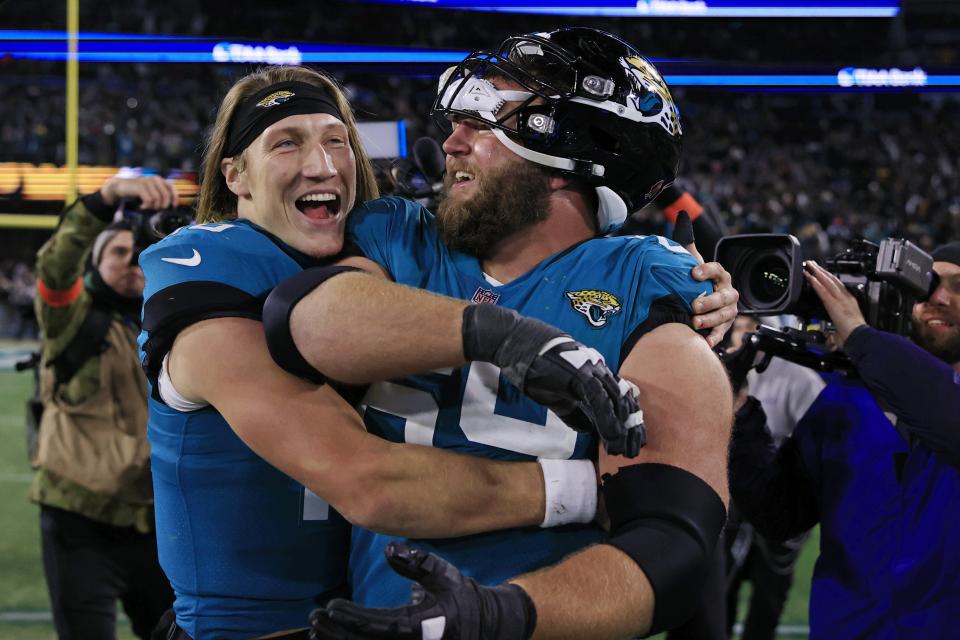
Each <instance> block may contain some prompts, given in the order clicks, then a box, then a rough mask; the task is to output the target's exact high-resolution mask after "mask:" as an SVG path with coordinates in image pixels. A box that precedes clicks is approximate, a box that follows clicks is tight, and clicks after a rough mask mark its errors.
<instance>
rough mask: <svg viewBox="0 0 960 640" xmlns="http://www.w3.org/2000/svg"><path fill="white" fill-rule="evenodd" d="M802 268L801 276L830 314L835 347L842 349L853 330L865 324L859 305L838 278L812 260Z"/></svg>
mask: <svg viewBox="0 0 960 640" xmlns="http://www.w3.org/2000/svg"><path fill="white" fill-rule="evenodd" d="M803 266H804V269H805V271H804V274H803V275H804V276H805V277H806V278H807V282H809V283H810V286H812V287H813V290H814V291H815V292H816V294H817V296H818V297H819V298H820V300H821V301H822V302H823V306H824V308H826V310H827V313H828V314H830V320H831V321H832V322H833V325H834V326H835V327H836V329H837V333H836V343H837V346H838V347H839V348H841V349H842V348H843V343H844V342H846V341H847V338H848V337H849V336H850V334H851V333H853V330H854V329H856V328H857V327H859V326H860V325H863V324H866V323H867V321H866V320H864V318H863V313H862V312H861V311H860V305H859V304H858V303H857V299H856V298H855V297H854V295H853V294H852V293H850V292H849V291H847V288H846V287H845V286H844V285H843V283H842V282H840V278H838V277H837V276H835V275H833V274H832V273H830V272H829V271H827V270H826V269H824V268H823V267H821V266H820V265H818V264H817V263H816V262H814V261H813V260H807V261H806V262H805V263H804V265H803Z"/></svg>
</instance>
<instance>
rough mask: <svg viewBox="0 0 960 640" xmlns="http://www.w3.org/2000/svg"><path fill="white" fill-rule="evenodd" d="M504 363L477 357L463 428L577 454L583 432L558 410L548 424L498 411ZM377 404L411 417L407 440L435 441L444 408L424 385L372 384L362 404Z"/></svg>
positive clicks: (529, 447) (504, 444) (502, 443)
mask: <svg viewBox="0 0 960 640" xmlns="http://www.w3.org/2000/svg"><path fill="white" fill-rule="evenodd" d="M499 383H500V369H499V368H498V367H495V366H494V365H492V364H490V363H488V362H474V363H472V364H471V365H470V374H469V375H468V376H467V384H466V386H465V389H464V392H463V402H462V405H461V408H460V429H461V430H462V431H463V435H465V436H466V437H467V439H468V440H470V441H471V442H475V443H477V444H484V445H487V446H491V447H497V448H499V449H506V450H507V451H516V452H517V453H524V454H526V455H529V456H536V457H539V458H552V459H560V460H565V459H567V458H570V457H571V456H572V455H573V452H574V448H575V447H576V445H577V433H576V432H575V431H573V430H572V429H570V428H569V427H568V426H567V425H565V424H564V423H563V421H562V420H561V419H560V418H558V417H557V416H556V415H555V414H554V413H553V412H552V411H547V421H546V424H544V425H541V424H536V423H533V422H528V421H526V420H519V419H517V418H511V417H509V416H502V415H499V414H497V413H494V410H495V408H496V404H497V388H498V386H499ZM368 407H369V408H373V409H377V410H379V411H382V412H384V413H388V414H391V415H394V416H397V417H398V418H402V419H403V420H405V423H404V441H405V442H410V443H414V444H422V445H427V446H432V445H433V434H434V432H435V431H436V429H437V420H438V418H439V415H440V408H439V407H438V406H437V402H436V400H434V398H433V396H432V395H431V394H430V393H428V392H426V391H423V390H420V389H413V388H411V387H406V386H403V385H399V384H395V383H392V382H383V383H379V384H375V385H373V386H372V387H370V390H369V391H368V392H367V395H366V397H364V399H363V404H362V405H361V410H362V411H363V412H364V413H365V412H366V409H367V408H368Z"/></svg>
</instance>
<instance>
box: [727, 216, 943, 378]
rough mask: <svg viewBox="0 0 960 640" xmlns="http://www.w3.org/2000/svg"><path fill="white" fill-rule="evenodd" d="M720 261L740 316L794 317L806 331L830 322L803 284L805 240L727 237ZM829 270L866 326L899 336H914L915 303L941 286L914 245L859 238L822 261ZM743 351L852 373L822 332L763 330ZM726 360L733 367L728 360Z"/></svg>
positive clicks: (930, 260)
mask: <svg viewBox="0 0 960 640" xmlns="http://www.w3.org/2000/svg"><path fill="white" fill-rule="evenodd" d="M716 260H717V262H719V263H720V264H722V265H723V267H724V268H725V269H726V270H727V271H729V272H730V276H731V279H732V281H733V286H734V288H735V289H737V291H739V293H740V303H739V307H740V313H742V314H745V315H751V316H771V315H781V314H791V315H795V316H798V317H799V318H801V319H802V320H804V321H805V325H806V326H807V327H810V326H811V325H815V324H816V321H818V320H819V321H825V322H827V323H829V315H828V314H827V312H826V309H824V307H823V304H822V303H821V302H820V299H819V298H818V297H817V295H816V293H815V292H814V290H813V288H812V287H811V286H810V284H809V283H807V281H806V279H805V278H804V275H803V257H802V255H801V252H800V242H799V241H798V240H797V239H796V238H795V237H794V236H792V235H786V234H749V235H739V236H728V237H726V238H723V239H721V240H720V242H718V243H717V249H716ZM824 268H826V270H827V271H829V272H830V273H832V274H834V275H835V276H837V278H839V279H840V281H841V282H842V283H843V284H844V286H846V288H847V289H848V290H849V291H850V292H852V293H853V295H854V296H855V297H856V298H857V301H858V303H859V305H860V310H861V311H862V312H863V316H864V318H865V319H866V321H867V324H869V325H870V326H872V327H875V328H877V329H880V330H883V331H888V332H891V333H896V334H900V335H907V334H908V333H909V327H910V316H911V314H912V311H913V305H914V304H916V303H917V302H921V301H923V300H925V299H927V298H928V297H929V295H930V293H931V292H932V291H933V290H934V289H935V288H936V284H937V283H936V274H935V273H934V272H933V258H932V257H931V256H930V255H929V254H928V253H926V252H924V251H923V250H922V249H920V248H919V247H917V246H916V245H915V244H913V243H912V242H909V241H908V240H903V239H896V238H887V239H886V240H883V241H882V242H880V244H879V245H878V244H874V243H872V242H868V241H866V240H857V241H855V242H853V243H852V244H851V246H850V247H848V248H847V249H846V250H845V251H843V252H842V253H839V254H837V255H835V256H833V257H831V258H828V259H827V260H825V264H824ZM746 346H747V348H748V349H747V350H748V351H750V350H752V351H753V352H754V354H755V353H756V352H764V353H765V354H767V357H766V359H765V360H766V362H769V359H770V357H772V356H774V355H776V356H780V357H782V358H784V359H785V360H790V361H792V362H796V363H797V364H800V365H803V366H806V367H811V368H814V369H818V370H820V371H834V370H838V371H841V372H844V373H847V374H853V373H855V371H854V370H853V367H852V364H851V363H850V361H849V359H848V358H847V357H846V356H845V355H844V354H843V353H839V352H831V351H829V349H827V347H826V336H825V334H824V333H823V332H822V331H817V330H809V329H806V330H797V329H788V330H785V331H781V330H778V329H774V328H772V327H767V326H763V325H761V327H760V329H759V330H758V331H757V332H756V333H754V334H753V335H752V337H751V338H750V344H748V345H746ZM724 355H726V354H721V358H724ZM739 357H741V358H745V357H746V355H744V354H741V355H740V356H739ZM724 359H725V360H727V361H729V356H728V357H727V358H724ZM750 359H751V361H752V356H751V358H750ZM757 368H758V370H759V371H762V370H763V368H765V366H764V364H763V363H761V365H759V366H758V367H757Z"/></svg>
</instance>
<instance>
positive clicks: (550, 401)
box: [504, 327, 647, 458]
mask: <svg viewBox="0 0 960 640" xmlns="http://www.w3.org/2000/svg"><path fill="white" fill-rule="evenodd" d="M550 328H551V329H552V327H550ZM504 373H505V374H507V377H508V378H510V375H509V374H508V373H507V371H504ZM511 381H513V380H512V378H511ZM518 386H520V388H521V389H522V390H523V392H524V393H525V394H527V396H529V397H530V398H531V399H532V400H535V401H536V402H539V403H540V404H542V405H544V406H546V407H549V408H550V409H551V410H552V411H553V412H554V413H556V414H557V416H558V417H559V418H560V419H561V420H563V421H564V422H565V423H566V424H567V425H568V426H569V427H570V428H571V429H574V430H576V431H580V432H582V433H591V432H594V431H596V433H597V434H598V435H599V436H600V439H601V440H603V444H604V447H605V448H606V450H607V451H608V452H609V453H611V454H613V455H623V456H626V457H628V458H634V457H636V456H637V454H639V453H640V449H641V447H643V445H645V444H646V443H647V434H646V429H645V426H644V423H643V411H641V409H640V404H639V396H640V390H639V389H638V388H637V386H636V385H635V384H633V383H632V382H629V381H627V380H623V379H622V378H619V377H617V376H616V375H614V374H613V372H612V371H610V370H609V369H608V368H607V364H606V362H605V361H604V359H603V356H602V355H601V354H600V352H599V351H597V350H596V349H593V348H591V347H587V346H584V345H582V344H580V343H579V342H577V341H576V340H574V339H573V338H571V337H570V336H567V335H562V334H561V335H558V336H557V337H555V338H553V339H551V340H549V341H547V342H545V343H544V346H543V348H542V349H541V351H540V352H539V353H538V354H537V357H536V358H534V359H533V361H532V362H531V363H530V366H529V367H528V368H527V371H526V375H525V376H524V377H523V379H522V381H521V382H520V385H518Z"/></svg>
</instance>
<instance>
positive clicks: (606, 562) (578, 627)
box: [511, 545, 654, 640]
mask: <svg viewBox="0 0 960 640" xmlns="http://www.w3.org/2000/svg"><path fill="white" fill-rule="evenodd" d="M511 582H513V583H516V584H518V585H520V586H521V587H523V589H524V590H525V591H526V592H527V593H528V594H529V595H530V597H531V598H532V599H533V602H534V604H535V605H536V609H537V627H536V632H535V633H534V635H533V637H534V638H535V639H536V640H567V639H569V640H579V639H581V638H592V639H594V640H606V639H610V640H616V639H623V638H632V637H634V636H637V635H641V634H643V633H645V632H646V631H647V630H648V629H649V628H650V623H651V620H652V619H653V605H654V597H653V590H652V589H651V587H650V582H649V581H648V580H647V578H646V576H645V575H644V573H643V571H642V570H641V569H640V568H639V567H638V566H637V564H636V563H635V562H634V561H633V560H631V559H630V558H628V557H627V556H626V555H625V554H624V553H623V552H621V551H620V550H618V549H616V548H614V547H612V546H608V545H596V546H593V547H590V548H588V549H586V550H584V551H582V552H580V553H578V554H576V555H573V556H570V557H569V558H567V559H566V560H564V562H563V563H561V564H559V565H556V566H554V567H550V568H548V569H542V570H540V571H537V572H535V573H530V574H527V575H523V576H520V577H518V578H516V579H514V580H511Z"/></svg>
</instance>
